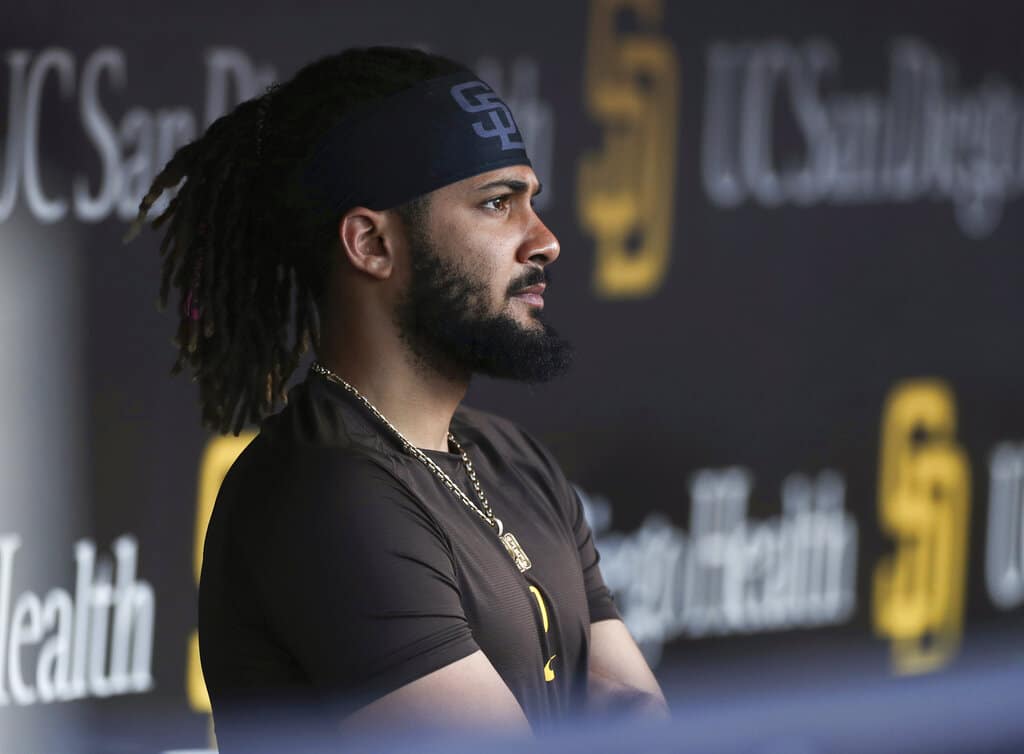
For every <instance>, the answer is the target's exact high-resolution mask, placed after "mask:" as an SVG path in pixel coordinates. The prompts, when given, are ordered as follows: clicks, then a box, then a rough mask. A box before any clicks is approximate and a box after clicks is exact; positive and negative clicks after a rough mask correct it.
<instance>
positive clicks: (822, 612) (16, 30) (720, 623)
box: [0, 0, 1024, 752]
mask: <svg viewBox="0 0 1024 754" xmlns="http://www.w3.org/2000/svg"><path fill="white" fill-rule="evenodd" d="M4 15H5V20H4V23H3V26H2V30H0V48H2V49H3V62H2V75H0V103H2V104H0V108H2V109H0V137H2V139H0V146H2V152H0V354H2V356H0V359H2V365H3V375H4V381H5V385H4V390H3V392H2V394H0V750H2V751H4V752H6V751H80V750H81V751H153V752H155V751H162V750H168V749H185V748H204V747H208V746H210V745H212V742H211V739H210V734H209V716H208V704H209V703H208V700H207V698H206V696H205V691H204V687H203V683H202V677H201V672H200V670H199V667H198V658H197V654H196V642H195V632H194V628H195V597H196V579H197V574H198V566H199V562H200V557H201V552H200V547H201V542H202V535H203V531H204V527H205V524H206V517H207V516H208V514H209V510H210V507H211V505H212V502H213V498H214V495H215V493H216V489H217V486H218V484H219V482H220V479H221V477H222V475H223V474H224V472H225V470H226V469H227V467H228V466H229V465H230V463H231V461H232V459H233V458H234V457H235V455H236V454H237V453H238V452H239V451H240V449H241V448H242V447H244V444H245V442H246V441H247V440H248V439H249V438H251V433H246V434H243V436H242V437H241V438H235V437H226V438H222V437H213V436H210V435H208V434H206V433H204V432H203V431H202V430H201V429H200V428H199V423H198V409H197V403H196V393H195V389H194V385H192V384H191V383H189V382H188V380H186V379H172V378H171V377H169V376H168V370H169V367H170V365H171V362H172V360H173V354H172V350H171V348H170V346H169V344H168V341H169V339H170V337H171V335H172V334H173V329H174V323H173V322H172V317H171V316H170V315H162V314H160V313H158V312H157V311H156V309H155V306H154V301H155V298H156V291H157V277H158V257H157V243H158V238H159V237H158V236H157V234H154V233H151V232H148V231H147V232H146V233H145V234H144V235H143V236H142V237H141V238H140V239H138V240H137V241H136V242H134V243H133V244H132V245H130V246H127V247H126V246H123V245H122V244H121V236H122V234H123V233H124V231H125V229H126V227H127V222H128V221H129V220H130V219H131V218H132V217H133V216H134V214H135V210H136V208H137V205H138V203H139V200H140V198H141V195H142V193H143V192H144V189H145V188H146V187H147V186H148V184H149V182H150V180H151V179H152V177H153V176H154V174H155V172H156V171H157V170H159V169H160V168H161V167H162V166H163V165H164V164H165V162H166V161H167V160H168V159H169V158H170V157H171V155H172V154H173V153H174V151H175V149H176V148H178V147H179V146H181V145H183V144H185V143H187V142H188V141H189V140H191V139H193V138H195V137H196V136H197V135H199V134H201V133H202V131H203V130H204V129H205V128H206V127H207V126H208V125H209V124H210V123H211V122H212V121H213V120H215V119H216V118H217V117H218V116H220V115H222V114H223V113H225V112H227V111H229V110H230V109H231V108H232V107H234V106H235V105H236V104H237V103H238V102H240V101H242V100H243V99H246V98H249V97H252V96H255V95H258V94H259V93H261V92H262V91H263V90H264V88H265V87H266V86H267V85H268V84H270V83H271V82H273V81H276V80H281V79H285V78H287V77H289V76H290V75H291V74H292V73H293V72H294V71H295V70H297V69H298V68H299V67H300V66H301V65H302V64H304V63H306V62H308V61H309V60H311V59H313V58H315V57H318V56H320V55H322V54H327V53H330V52H333V51H336V50H338V49H341V48H343V47H346V46H351V45H365V44H373V43H391V44H403V45H417V46H422V47H424V48H428V49H432V50H436V51H438V52H442V53H444V54H448V55H451V56H453V57H456V58H459V59H462V60H465V61H467V62H469V63H470V64H472V65H474V66H475V67H476V69H477V70H478V72H479V73H480V75H481V77H482V78H484V79H485V80H487V81H488V82H490V83H491V84H492V85H493V86H494V87H495V89H497V90H498V91H499V92H500V93H501V94H502V95H503V97H504V98H505V99H506V101H507V102H508V103H509V104H510V105H511V107H512V109H513V111H514V112H515V113H516V115H517V118H518V121H519V124H520V126H521V128H522V131H523V132H524V134H525V138H526V140H527V143H528V146H529V149H530V152H531V155H532V157H533V160H534V163H535V165H536V168H537V171H538V173H539V175H540V178H541V180H542V181H543V183H544V187H545V188H544V193H543V194H542V195H541V196H540V197H539V201H538V207H539V209H540V212H541V214H542V216H543V217H544V219H545V221H546V222H547V223H548V224H549V225H550V226H551V227H552V229H553V230H554V231H555V232H556V234H557V235H558V236H559V238H560V241H561V244H562V254H561V257H560V259H559V261H558V262H557V264H556V265H555V266H554V268H553V271H552V272H553V274H552V279H553V284H552V285H551V288H550V290H549V295H548V308H549V312H550V314H551V320H552V321H553V322H554V323H555V324H556V325H557V326H559V327H560V329H561V330H562V331H563V332H564V333H565V334H566V335H567V336H568V337H570V338H571V339H572V340H573V341H574V342H575V344H576V345H577V347H578V359H577V362H576V365H575V367H574V369H573V371H572V372H571V374H570V375H569V376H567V377H565V378H564V379H562V380H560V381H558V382H555V383H553V384H551V385H547V386H543V387H537V388H527V387H523V386H519V385H514V384H508V383H502V382H496V381H486V380H481V381H479V382H477V383H475V384H474V386H473V388H472V389H471V393H470V396H469V399H468V400H469V402H470V403H472V404H475V405H478V406H480V407H483V408H487V409H491V410H495V411H498V412H500V413H502V414H504V415H507V416H510V417H512V418H514V419H516V420H518V421H519V422H520V423H522V424H523V425H525V426H526V427H527V428H529V429H530V430H532V431H533V432H535V433H536V434H538V435H539V436H541V437H542V438H543V439H544V440H545V441H546V442H547V443H548V444H549V445H550V447H551V448H552V449H553V450H554V451H555V452H556V454H557V455H558V457H559V458H560V460H561V462H562V463H563V465H564V467H565V469H566V471H567V473H568V474H569V476H570V477H571V478H572V479H573V480H574V482H575V483H576V484H577V485H578V488H579V491H580V494H581V497H582V499H583V500H584V501H585V504H586V509H587V513H588V517H589V519H590V521H591V524H592V526H593V528H594V530H595V532H596V533H597V535H598V541H599V546H600V548H601V551H602V555H603V564H604V573H605V576H606V578H607V580H608V581H609V583H610V585H611V586H612V587H613V589H614V590H615V592H616V595H617V599H618V602H619V605H620V607H621V609H622V612H623V614H624V616H625V619H626V621H627V623H628V625H629V626H630V628H631V629H632V631H633V633H634V635H635V636H636V637H637V639H638V641H639V642H640V643H641V644H642V646H643V649H644V651H645V653H646V654H647V656H648V658H649V659H650V661H651V663H652V664H653V665H654V666H655V667H656V670H657V673H658V675H659V677H660V678H661V679H662V680H663V682H664V683H665V685H666V687H667V688H669V690H670V691H671V693H672V695H673V698H674V699H675V700H676V705H677V709H679V710H680V711H681V714H682V715H684V716H685V715H686V714H688V712H687V710H689V709H691V705H703V704H707V702H708V700H709V699H712V698H717V699H726V700H733V701H735V700H736V699H739V698H745V699H750V698H752V695H754V696H756V695H763V694H769V693H770V694H772V695H778V694H780V693H782V692H783V690H785V691H788V692H792V693H797V692H799V691H800V690H801V689H803V690H804V691H805V692H806V693H811V692H810V690H813V689H817V688H820V687H821V686H822V685H825V684H827V685H828V687H829V688H831V689H834V690H836V691H835V693H840V691H841V689H843V688H847V687H848V685H849V684H852V683H854V682H855V679H856V682H863V683H868V684H877V685H878V688H881V689H885V692H884V693H892V694H896V695H897V696H895V697H893V698H894V699H899V698H903V697H900V696H899V695H900V694H903V695H911V696H913V695H917V694H919V693H924V691H923V690H924V689H927V688H931V687H930V686H927V685H923V684H927V683H931V682H932V681H934V679H941V678H955V677H957V674H958V673H966V672H968V671H971V672H973V671H974V670H977V669H982V670H984V669H985V668H1015V669H1016V671H1017V674H1018V675H1017V677H1018V679H1019V677H1020V676H1024V672H1022V671H1024V665H1022V664H1021V662H1022V656H1024V655H1022V651H1024V640H1022V639H1021V638H1020V631H1021V628H1022V627H1024V398H1022V394H1021V377H1022V375H1024V349H1022V348H1021V347H1020V346H1021V340H1020V330H1021V325H1022V323H1024V297H1022V295H1021V287H1022V283H1024V256H1022V252H1021V243H1022V241H1024V218H1022V214H1021V212H1020V206H1021V204H1020V195H1021V193H1022V192H1024V52H1022V50H1024V47H1022V46H1021V34H1020V23H1019V22H1020V20H1021V11H1019V10H1017V9H1016V7H1015V6H1014V5H1012V4H1009V3H1007V4H998V3H971V4H969V5H968V4H944V3H931V4H928V5H920V4H914V5H911V4H903V3H888V4H885V5H884V6H879V7H877V8H875V9H874V10H871V9H867V8H865V7H864V4H863V3H854V2H841V3H811V2H807V3H797V2H789V3H784V4H772V5H771V7H769V6H768V5H766V4H750V3H742V2H733V1H732V0H727V1H721V2H716V3H709V4H703V5H701V6H700V7H698V6H697V5H696V4H690V3H676V2H669V1H668V0H593V1H592V2H583V1H582V0H579V1H577V2H560V3H551V2H534V0H527V1H524V2H520V3H516V4H513V5H506V6H490V5H482V4H477V3H470V2H457V1H455V0H446V1H445V2H431V3H416V2H401V1H400V0H378V2H374V3H362V2H359V3H356V2H353V3H345V4H341V3H333V4H328V3H322V4H317V3H308V2H298V3H291V4H285V3H283V2H278V3H261V4H257V5H252V4H249V3H241V2H234V1H230V2H229V1H224V2H220V3H198V2H194V1H193V0H188V1H187V2H178V3H175V4H174V6H173V9H171V8H170V6H168V7H164V6H161V5H159V4H152V3H147V4H138V3H129V2H126V1H125V0H119V1H117V2H114V1H113V0H104V1H103V2H95V3H92V4H90V7H89V8H88V10H86V9H84V8H79V7H73V6H71V5H67V4H58V3H48V2H38V3H32V4H25V5H22V6H20V7H18V8H13V7H12V8H9V9H8V10H7V12H6V13H5V14H4ZM163 206H166V200H164V201H162V202H161V204H160V205H159V206H158V209H160V208H161V207H163ZM380 536H381V537H382V538H386V537H387V532H381V533H380ZM267 557H268V558H271V559H272V558H274V557H275V554H274V552H273V551H268V553H267ZM326 598H328V596H327V595H325V599H326ZM1013 688H1014V690H1015V693H1017V694H1018V696H1017V698H1019V692H1020V691H1021V690H1024V689H1022V687H1021V684H1020V683H1017V684H1016V685H1015V686H1014V687H1013ZM879 693H882V692H879ZM872 698H874V697H872ZM894 703H895V702H894ZM853 704H854V705H856V704H859V702H856V701H855V702H853ZM865 704H866V702H865ZM728 709H730V708H728V707H726V710H727V711H726V712H725V713H723V714H721V715H719V717H718V718H712V719H714V720H717V721H718V722H717V723H714V724H721V725H728V724H729V723H728V721H729V720H730V719H731V718H730V714H732V713H730V712H728ZM735 710H741V707H738V706H737V707H736V708H735ZM739 714H740V713H739V712H738V711H737V712H736V715H739ZM707 748H708V750H710V745H708V747H707ZM774 750H775V749H773V751H774ZM780 750H781V749H780ZM786 750H787V751H788V750H789V749H786ZM794 750H796V749H794ZM815 750H816V749H813V748H812V747H810V746H809V745H808V747H807V748H801V749H799V751H815Z"/></svg>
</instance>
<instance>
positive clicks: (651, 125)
mask: <svg viewBox="0 0 1024 754" xmlns="http://www.w3.org/2000/svg"><path fill="white" fill-rule="evenodd" d="M591 9H592V10H591V14H590V23H589V29H588V34H587V36H588V42H587V53H586V55H587V59H586V84H585V88H586V89H585V91H586V102H587V109H588V110H589V112H590V113H591V114H592V115H593V116H594V118H596V119H597V120H598V121H600V122H601V123H602V124H603V125H604V129H605V131H604V150H603V151H602V152H601V153H599V154H592V155H587V156H586V157H584V158H583V160H582V162H581V164H580V169H579V176H578V178H579V185H578V188H577V196H578V197H579V216H580V223H581V224H582V225H583V227H584V228H585V229H586V230H587V231H588V232H589V233H591V234H592V235H593V236H594V238H595V240H596V247H597V264H596V267H595V271H594V272H595V275H594V287H595V289H596V291H597V293H598V295H601V296H604V297H607V298H627V297H633V298H636V297H641V296H649V295H651V294H652V293H653V292H654V291H655V289H657V287H658V286H659V285H660V284H661V282H662V281H663V280H664V277H665V272H666V270H667V268H668V260H669V248H670V244H671V242H672V217H673V208H674V206H675V179H676V140H677V121H678V110H679V104H678V100H679V66H678V63H677V60H676V53H675V50H674V49H673V48H672V46H671V44H669V43H668V42H667V41H666V40H664V39H661V38H658V37H655V36H653V35H651V34H629V35H619V34H617V33H616V29H615V26H616V19H617V18H618V17H619V15H620V14H621V13H622V12H623V11H632V13H633V14H634V16H635V17H636V19H637V21H638V25H639V26H653V25H656V24H657V23H658V22H660V20H661V14H662V3H661V0H595V2H594V3H593V4H592V6H591Z"/></svg>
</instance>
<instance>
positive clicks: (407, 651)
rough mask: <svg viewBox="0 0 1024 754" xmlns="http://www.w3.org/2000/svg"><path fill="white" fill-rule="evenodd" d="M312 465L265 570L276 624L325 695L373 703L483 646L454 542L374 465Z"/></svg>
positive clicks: (289, 497) (268, 538) (284, 504)
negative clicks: (465, 600)
mask: <svg viewBox="0 0 1024 754" xmlns="http://www.w3.org/2000/svg"><path fill="white" fill-rule="evenodd" d="M316 458H317V456H316V455H314V456H313V460H312V461H311V462H307V463H304V464H303V468H302V469H301V473H296V474H292V475H289V476H290V479H291V481H289V482H288V483H287V485H285V486H284V487H283V488H282V489H281V490H280V491H277V494H275V495H274V498H276V499H275V500H274V501H273V503H272V507H270V508H268V510H267V515H266V518H265V521H266V531H265V534H264V536H265V541H264V542H263V543H262V546H263V548H264V550H265V557H264V559H263V560H262V561H261V562H259V563H257V564H256V565H255V569H256V570H257V572H258V578H257V579H256V583H258V584H262V585H263V586H262V587H261V588H260V592H259V598H260V600H261V601H262V602H263V605H262V608H263V612H264V614H265V615H266V616H267V621H268V624H269V625H268V628H269V629H270V631H271V632H272V633H273V634H274V635H275V636H276V637H277V639H278V641H280V643H281V644H282V645H283V646H284V648H285V649H286V651H287V652H288V653H289V654H291V656H292V657H293V658H294V659H295V661H296V662H297V663H298V665H299V666H300V668H301V671H302V672H303V673H304V674H305V675H306V677H307V678H308V679H309V681H310V682H311V683H312V685H313V686H314V687H316V688H317V689H318V690H320V691H323V692H327V693H331V692H337V693H341V694H343V693H349V694H351V693H354V692H358V694H359V696H360V697H361V698H366V699H370V698H374V697H377V696H381V695H383V694H386V693H388V692H389V691H393V690H395V689H397V688H399V687H400V686H403V685H405V684H406V683H409V682H411V681H413V680H415V679H417V678H419V677H421V676H423V675H426V674H427V673H430V672H432V671H434V670H437V669H439V668H442V667H444V666H445V665H448V664H450V663H452V662H454V661H456V660H458V659H461V658H462V657H465V656H467V655H469V654H471V653H472V652H474V651H476V649H477V645H476V643H475V641H474V639H473V635H472V631H471V629H470V627H469V623H468V622H467V620H466V616H465V614H464V613H463V609H462V603H461V598H460V593H459V588H458V583H457V580H456V577H455V570H454V568H455V566H454V561H453V557H452V552H451V547H450V544H449V543H448V542H447V539H446V537H445V535H444V533H443V531H441V530H440V528H439V527H438V526H437V524H436V522H434V521H433V519H432V518H431V517H430V516H429V515H428V514H427V513H426V512H425V511H424V510H423V509H422V508H421V507H420V506H419V504H418V503H417V502H416V501H415V500H414V499H413V498H412V496H411V495H410V494H409V493H408V492H407V491H406V489H405V488H404V487H403V486H402V485H401V484H400V483H399V482H398V481H396V480H395V479H394V478H393V477H392V476H391V475H390V474H389V473H388V472H387V471H385V470H384V469H383V468H381V467H379V466H377V465H376V463H375V462H373V461H370V460H369V459H359V458H356V459H343V460H342V461H341V462H338V461H337V459H336V458H334V459H331V460H329V461H326V462H325V461H324V460H323V458H322V457H320V458H321V460H320V461H319V462H318V461H317V460H316Z"/></svg>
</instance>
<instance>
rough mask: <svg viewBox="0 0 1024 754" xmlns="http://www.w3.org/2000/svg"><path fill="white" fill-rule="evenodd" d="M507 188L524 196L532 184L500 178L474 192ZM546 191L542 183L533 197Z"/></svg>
mask: <svg viewBox="0 0 1024 754" xmlns="http://www.w3.org/2000/svg"><path fill="white" fill-rule="evenodd" d="M502 187H504V188H507V189H508V190H509V191H511V192H512V193H514V194H522V193H525V192H526V191H527V189H529V188H530V184H529V183H527V182H526V181H520V180H518V179H516V178H500V179H498V180H497V181H491V182H490V183H485V184H484V185H483V186H477V187H476V188H475V189H473V190H474V191H489V190H491V189H495V188H502ZM543 190H544V186H543V184H541V183H538V184H537V190H536V191H534V192H533V194H532V196H537V195H538V194H539V193H540V192H541V191H543Z"/></svg>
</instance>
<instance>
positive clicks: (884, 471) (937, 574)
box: [874, 380, 970, 674]
mask: <svg viewBox="0 0 1024 754" xmlns="http://www.w3.org/2000/svg"><path fill="white" fill-rule="evenodd" d="M879 473H880V478H879V497H878V503H879V517H880V522H881V526H882V528H883V530H884V531H885V532H886V533H887V534H889V535H890V536H891V537H892V538H893V539H895V540H896V548H895V551H894V552H893V554H892V555H891V556H890V557H887V558H885V559H884V560H883V561H882V562H881V563H880V564H879V565H878V567H877V569H876V570H875V580H874V622H875V630H876V631H877V632H878V633H880V634H882V635H884V636H888V637H890V638H891V639H892V662H893V669H894V671H895V672H897V673H901V674H903V673H922V672H927V671H929V670H934V669H935V668H938V667H941V666H942V665H944V664H945V663H947V662H948V661H949V660H950V659H951V658H952V657H953V655H954V654H955V653H956V651H957V648H958V647H959V644H960V637H961V634H962V631H963V610H964V588H965V580H966V565H967V528H968V522H969V512H970V466H969V464H968V461H967V457H966V455H965V454H964V452H963V450H962V449H961V448H960V446H959V445H958V444H957V442H956V404H955V401H954V398H953V393H952V391H951V390H950V389H949V387H948V386H947V385H946V384H945V383H944V382H941V381H939V380H910V381H907V382H904V383H901V384H899V385H897V386H896V387H895V388H893V390H892V391H891V392H890V394H889V396H888V398H887V399H886V402H885V410H884V414H883V419H882V445H881V462H880V471H879Z"/></svg>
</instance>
